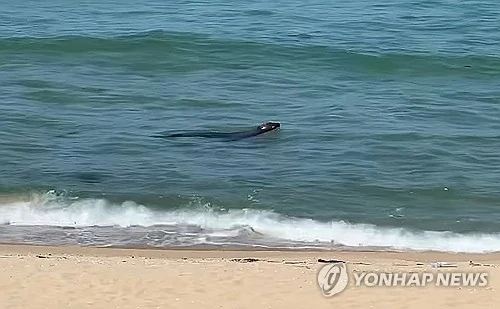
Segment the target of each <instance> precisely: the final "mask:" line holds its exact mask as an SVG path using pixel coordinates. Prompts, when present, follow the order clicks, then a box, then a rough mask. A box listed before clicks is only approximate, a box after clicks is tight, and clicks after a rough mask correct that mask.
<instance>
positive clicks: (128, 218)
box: [0, 195, 500, 252]
mask: <svg viewBox="0 0 500 309" xmlns="http://www.w3.org/2000/svg"><path fill="white" fill-rule="evenodd" d="M0 223H4V224H5V223H8V224H11V225H52V226H80V227H82V226H116V225H118V226H122V227H127V226H133V225H139V226H153V225H177V224H189V225H196V226H199V227H201V228H203V229H207V230H210V231H211V232H210V233H215V234H214V235H218V233H222V232H224V230H226V232H227V230H228V229H231V228H234V227H237V226H251V227H252V228H253V229H254V230H255V231H257V232H259V233H262V234H264V235H265V236H268V237H272V238H280V239H284V240H291V241H301V242H311V243H312V242H318V241H319V242H332V241H333V242H334V243H335V244H340V245H345V246H370V247H373V246H376V247H379V246H381V247H392V248H396V249H412V250H437V251H451V252H489V251H497V250H498V249H499V247H500V234H479V233H478V234H457V233H451V232H436V231H421V232H411V231H409V230H406V229H402V228H382V227H378V226H374V225H364V224H350V223H346V222H342V221H332V222H328V223H324V222H318V221H314V220H312V219H298V218H286V217H283V216H280V215H278V214H276V213H273V212H269V211H262V210H249V209H243V210H229V211H227V212H215V211H210V210H207V209H194V210H188V209H184V210H178V211H154V210H151V209H149V208H147V207H145V206H142V205H138V204H136V203H134V202H125V203H123V204H120V205H116V204H115V205H111V204H110V203H109V202H107V201H106V200H104V199H83V200H68V199H64V201H61V200H59V199H58V198H57V197H53V196H50V195H44V196H35V198H32V199H30V200H29V201H10V202H8V201H3V202H2V201H0ZM231 234H232V232H230V234H229V235H228V236H230V235H231Z"/></svg>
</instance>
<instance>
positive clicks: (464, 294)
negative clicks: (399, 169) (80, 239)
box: [0, 245, 500, 309]
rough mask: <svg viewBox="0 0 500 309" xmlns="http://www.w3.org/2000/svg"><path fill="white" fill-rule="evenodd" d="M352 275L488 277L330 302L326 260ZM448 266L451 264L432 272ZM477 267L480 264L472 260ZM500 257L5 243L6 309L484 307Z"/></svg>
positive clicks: (345, 295)
mask: <svg viewBox="0 0 500 309" xmlns="http://www.w3.org/2000/svg"><path fill="white" fill-rule="evenodd" d="M318 259H323V260H342V261H345V262H346V265H347V269H348V271H349V272H353V271H358V272H363V271H366V272H370V271H377V272H402V273H412V272H416V273H422V272H426V271H434V272H441V271H453V272H486V273H487V274H488V285H487V286H483V287H463V286H458V287H457V286H454V287H444V286H441V287H437V286H435V285H433V284H428V285H426V286H425V287H421V286H420V287H401V286H397V287H387V286H382V287H380V286H377V287H367V286H355V284H354V283H353V281H352V280H350V281H349V285H348V287H347V289H345V290H344V291H342V292H341V293H339V294H336V295H334V296H331V297H325V296H323V295H322V292H321V290H320V288H319V286H318V284H317V273H318V270H319V269H320V267H322V266H325V265H332V264H330V263H324V262H318ZM436 261H445V262H447V263H449V266H450V267H446V268H433V267H432V266H431V265H430V263H432V262H436ZM471 262H472V263H471ZM498 265H500V254H451V253H435V252H428V253H409V252H335V251H327V252H290V251H283V252H279V251H213V250H200V251H194V250H143V249H115V248H87V247H85V248H82V247H45V246H24V245H2V246H0V273H1V276H0V305H1V306H0V307H1V308H2V309H3V308H9V309H10V308H333V307H335V308H355V307H357V308H406V309H411V308H422V307H429V306H430V307H432V308H452V307H453V308H479V307H492V308H493V306H494V305H495V304H496V303H497V302H498V301H500V294H498V289H500V279H499V278H500V271H499V268H498Z"/></svg>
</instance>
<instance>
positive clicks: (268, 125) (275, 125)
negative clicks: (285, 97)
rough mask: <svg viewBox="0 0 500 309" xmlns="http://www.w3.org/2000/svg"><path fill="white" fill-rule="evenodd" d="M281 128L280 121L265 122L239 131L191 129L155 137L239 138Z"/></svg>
mask: <svg viewBox="0 0 500 309" xmlns="http://www.w3.org/2000/svg"><path fill="white" fill-rule="evenodd" d="M279 129H280V123H279V122H264V123H262V124H260V125H258V126H256V127H255V128H253V129H252V130H246V131H238V132H211V131H209V132H207V131H191V132H178V133H172V134H162V135H154V136H153V137H159V138H173V137H205V138H223V139H230V140H237V139H243V138H247V137H252V136H257V135H260V134H263V133H266V132H271V131H277V130H279Z"/></svg>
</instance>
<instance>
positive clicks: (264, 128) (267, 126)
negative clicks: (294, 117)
mask: <svg viewBox="0 0 500 309" xmlns="http://www.w3.org/2000/svg"><path fill="white" fill-rule="evenodd" d="M280 126H281V125H280V123H279V122H271V121H268V122H264V123H262V124H260V125H259V126H258V128H257V129H258V130H259V131H260V134H262V133H266V132H269V131H274V130H279V129H280Z"/></svg>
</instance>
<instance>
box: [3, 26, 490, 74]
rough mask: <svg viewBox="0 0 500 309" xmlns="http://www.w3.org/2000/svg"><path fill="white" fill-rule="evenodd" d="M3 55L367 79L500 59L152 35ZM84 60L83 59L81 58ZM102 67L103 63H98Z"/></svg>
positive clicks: (68, 42) (65, 39)
mask: <svg viewBox="0 0 500 309" xmlns="http://www.w3.org/2000/svg"><path fill="white" fill-rule="evenodd" d="M0 45H1V46H2V49H1V50H0V55H1V54H4V55H6V56H8V55H13V56H14V55H15V56H16V58H19V57H22V55H29V56H33V55H42V56H55V57H58V58H57V59H59V60H61V58H60V57H61V56H66V57H72V56H78V57H79V58H77V59H74V61H77V60H85V59H88V58H91V59H93V60H95V61H99V60H103V59H104V60H107V65H113V64H115V65H116V64H120V65H125V64H129V65H131V66H134V63H135V64H143V65H144V64H145V63H144V62H145V61H147V62H148V63H151V66H148V69H153V68H154V67H155V66H156V65H157V64H163V65H166V66H168V65H169V64H170V65H172V64H177V65H181V64H184V65H183V70H193V71H195V70H201V69H207V68H214V67H218V68H220V67H223V68H232V69H249V68H262V67H263V66H267V67H269V68H274V67H277V66H281V67H286V66H290V67H291V68H294V69H298V68H299V67H297V65H300V68H304V69H307V68H311V69H314V70H317V69H318V68H320V69H326V70H330V69H335V70H346V71H347V72H350V71H352V70H356V71H358V72H361V73H366V74H371V73H373V74H383V75H385V74H391V75H393V74H397V75H400V76H416V77H423V76H433V77H439V76H450V75H453V76H456V75H459V76H460V75H461V76H466V77H480V76H492V75H494V76H498V75H500V57H497V56H494V55H473V54H471V55H463V54H462V55H453V54H450V55H447V54H439V55H437V54H432V53H422V52H419V53H417V52H412V51H411V50H408V49H402V50H399V51H390V52H383V51H380V52H373V51H363V50H356V49H349V50H346V49H345V48H341V47H339V48H336V47H335V46H327V45H317V44H284V43H283V44H279V43H275V42H257V41H245V40H236V39H221V38H214V37H210V36H208V35H201V34H196V33H177V32H168V31H150V32H145V33H132V34H129V35H122V36H113V37H97V36H76V35H73V36H60V37H7V38H5V37H4V38H0ZM82 56H84V57H83V58H82ZM99 65H103V63H101V62H99Z"/></svg>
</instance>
